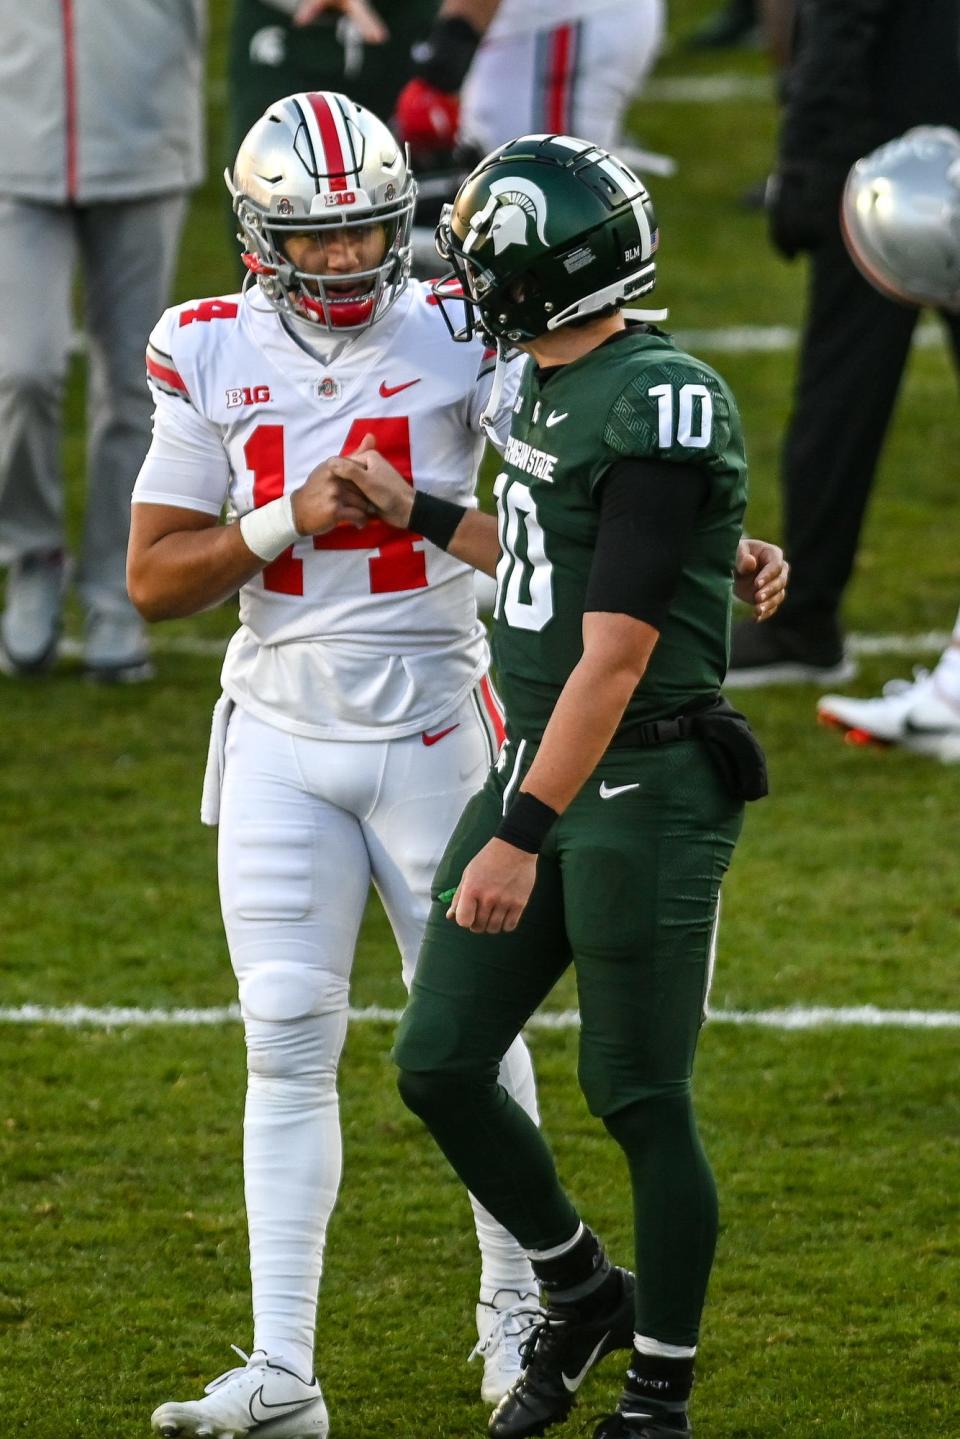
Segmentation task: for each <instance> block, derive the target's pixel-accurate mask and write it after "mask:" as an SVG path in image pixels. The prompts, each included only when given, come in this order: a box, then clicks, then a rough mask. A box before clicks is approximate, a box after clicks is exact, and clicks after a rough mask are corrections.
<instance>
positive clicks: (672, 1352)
mask: <svg viewBox="0 0 960 1439" xmlns="http://www.w3.org/2000/svg"><path fill="white" fill-rule="evenodd" d="M633 1347H634V1349H636V1351H637V1353H638V1354H649V1355H651V1357H653V1358H656V1359H693V1358H694V1356H695V1355H696V1352H697V1346H696V1345H695V1344H693V1345H691V1346H690V1347H689V1348H688V1347H687V1346H686V1345H685V1344H661V1342H660V1340H659V1339H648V1338H647V1336H646V1335H645V1334H635V1335H634V1336H633Z"/></svg>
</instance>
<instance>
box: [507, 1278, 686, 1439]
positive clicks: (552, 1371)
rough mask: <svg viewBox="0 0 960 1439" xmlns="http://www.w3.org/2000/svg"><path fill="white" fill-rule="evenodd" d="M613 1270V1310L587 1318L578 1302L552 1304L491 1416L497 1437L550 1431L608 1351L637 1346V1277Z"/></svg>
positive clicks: (512, 1437)
mask: <svg viewBox="0 0 960 1439" xmlns="http://www.w3.org/2000/svg"><path fill="white" fill-rule="evenodd" d="M612 1273H614V1274H615V1275H617V1277H618V1279H619V1284H618V1286H617V1293H616V1297H615V1299H614V1301H613V1303H612V1304H611V1306H610V1308H609V1309H606V1310H603V1311H602V1312H601V1313H599V1314H592V1315H591V1316H590V1317H589V1318H584V1317H582V1315H581V1314H580V1312H579V1311H578V1308H577V1306H576V1305H575V1304H564V1305H550V1306H548V1308H547V1310H546V1312H545V1313H544V1315H543V1318H542V1319H540V1320H539V1321H538V1322H537V1323H536V1325H535V1326H534V1329H533V1332H532V1334H531V1335H530V1338H529V1339H527V1340H526V1341H525V1343H524V1345H523V1355H522V1360H521V1362H522V1365H523V1370H522V1372H521V1375H520V1378H519V1379H517V1380H516V1382H515V1383H514V1384H513V1385H511V1387H510V1388H509V1389H508V1390H507V1392H506V1394H505V1395H504V1396H503V1398H502V1399H501V1400H500V1403H499V1404H498V1405H497V1407H496V1409H494V1411H493V1413H492V1414H491V1416H490V1423H489V1426H488V1428H489V1431H490V1434H491V1436H492V1439H526V1436H527V1435H536V1434H545V1433H546V1431H547V1430H548V1429H549V1428H550V1426H551V1424H559V1423H560V1421H561V1420H562V1419H566V1417H567V1415H568V1414H569V1413H570V1410H571V1409H572V1408H573V1406H574V1404H575V1403H576V1397H577V1390H578V1389H579V1388H580V1385H581V1384H582V1383H583V1381H584V1379H586V1377H587V1375H588V1374H589V1372H590V1370H591V1369H592V1368H593V1366H594V1365H595V1364H597V1363H598V1362H599V1361H600V1360H601V1359H602V1358H603V1357H604V1355H605V1354H612V1353H613V1351H614V1350H615V1349H632V1348H633V1329H634V1320H633V1292H634V1287H635V1281H634V1277H633V1275H632V1274H631V1273H630V1271H629V1270H628V1269H617V1268H615V1269H613V1271H612ZM681 1432H682V1431H681Z"/></svg>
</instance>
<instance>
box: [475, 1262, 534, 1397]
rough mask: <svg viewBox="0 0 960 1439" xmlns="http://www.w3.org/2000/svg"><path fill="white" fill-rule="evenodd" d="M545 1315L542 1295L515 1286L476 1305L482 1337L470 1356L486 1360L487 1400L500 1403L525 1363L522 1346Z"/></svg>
mask: <svg viewBox="0 0 960 1439" xmlns="http://www.w3.org/2000/svg"><path fill="white" fill-rule="evenodd" d="M542 1318H543V1310H542V1309H541V1307H540V1296H539V1295H538V1294H518V1293H517V1292H516V1290H514V1289H498V1290H497V1292H496V1294H495V1295H494V1296H493V1303H492V1304H482V1303H481V1304H478V1305H477V1334H478V1336H479V1338H478V1339H477V1342H476V1344H475V1345H474V1347H473V1349H472V1350H471V1351H470V1356H469V1358H470V1361H472V1360H474V1359H482V1360H483V1379H482V1380H481V1382H480V1398H481V1399H483V1400H484V1402H485V1403H487V1404H499V1403H500V1400H501V1399H502V1398H503V1396H504V1394H506V1392H507V1390H508V1389H509V1388H510V1387H511V1385H513V1384H514V1383H515V1381H516V1380H517V1379H519V1377H520V1370H521V1368H522V1367H523V1366H522V1362H521V1354H520V1346H521V1345H522V1344H523V1342H524V1340H525V1339H527V1338H529V1336H530V1333H531V1331H532V1330H533V1328H534V1325H535V1324H537V1323H538V1321H539V1320H541V1319H542Z"/></svg>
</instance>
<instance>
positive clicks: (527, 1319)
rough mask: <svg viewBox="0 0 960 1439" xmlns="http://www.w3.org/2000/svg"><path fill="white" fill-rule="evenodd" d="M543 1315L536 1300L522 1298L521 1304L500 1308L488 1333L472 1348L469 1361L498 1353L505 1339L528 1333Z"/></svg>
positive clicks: (516, 1337)
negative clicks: (530, 1300) (531, 1301)
mask: <svg viewBox="0 0 960 1439" xmlns="http://www.w3.org/2000/svg"><path fill="white" fill-rule="evenodd" d="M542 1317H543V1310H542V1309H541V1308H540V1306H539V1305H538V1304H537V1303H536V1301H534V1302H533V1303H530V1302H529V1301H526V1300H522V1301H521V1302H520V1303H519V1304H511V1305H510V1307H509V1308H508V1309H498V1310H497V1311H496V1313H495V1315H494V1318H493V1321H492V1323H491V1325H490V1328H489V1329H488V1330H487V1332H486V1334H485V1335H484V1336H483V1338H482V1339H478V1340H477V1342H476V1344H475V1345H474V1346H473V1348H472V1349H471V1351H470V1353H469V1355H468V1357H467V1362H468V1363H472V1362H473V1360H474V1359H486V1358H488V1356H489V1355H491V1354H494V1353H496V1351H497V1349H498V1348H499V1347H500V1345H501V1344H502V1343H503V1342H504V1340H505V1339H518V1338H520V1336H521V1335H524V1334H527V1333H528V1332H529V1331H530V1330H531V1329H532V1328H533V1326H534V1325H535V1324H536V1322H537V1320H538V1319H541V1318H542Z"/></svg>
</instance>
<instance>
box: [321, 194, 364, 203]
mask: <svg viewBox="0 0 960 1439" xmlns="http://www.w3.org/2000/svg"><path fill="white" fill-rule="evenodd" d="M323 203H324V204H325V205H355V204H356V203H357V192H356V190H330V191H329V192H328V193H327V194H326V195H324V197H323Z"/></svg>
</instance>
